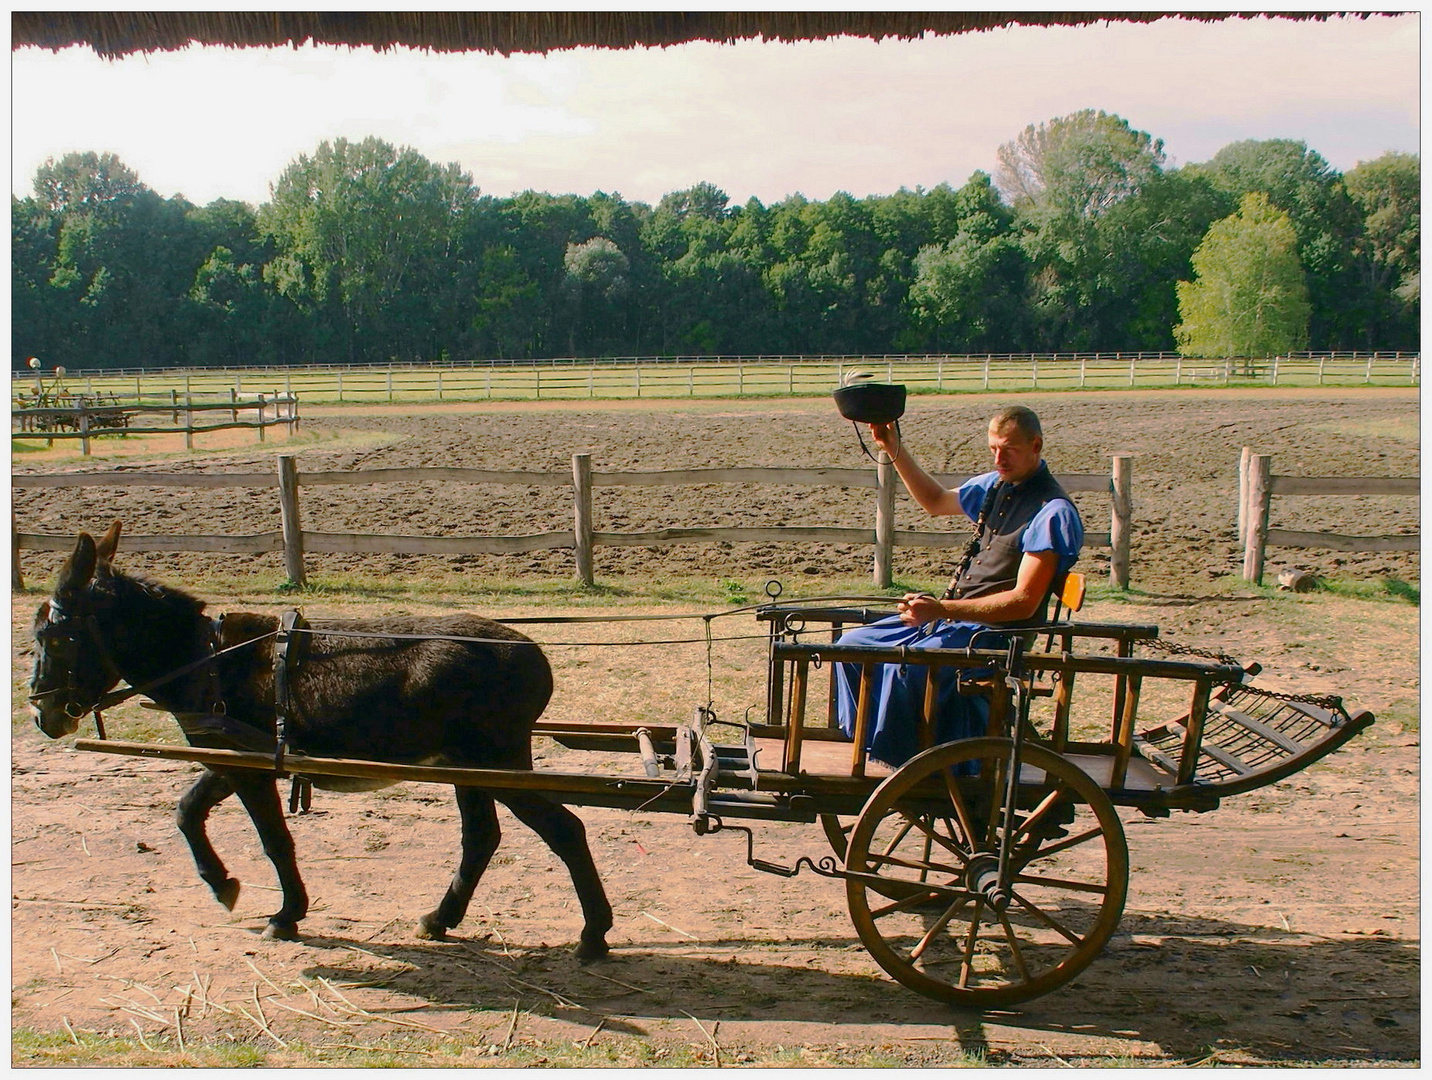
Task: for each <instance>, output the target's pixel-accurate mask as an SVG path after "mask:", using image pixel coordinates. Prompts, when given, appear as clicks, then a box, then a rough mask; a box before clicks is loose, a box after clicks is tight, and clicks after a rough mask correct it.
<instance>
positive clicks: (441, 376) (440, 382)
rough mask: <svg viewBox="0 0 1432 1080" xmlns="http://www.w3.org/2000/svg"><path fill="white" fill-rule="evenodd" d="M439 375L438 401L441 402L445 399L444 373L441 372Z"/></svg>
mask: <svg viewBox="0 0 1432 1080" xmlns="http://www.w3.org/2000/svg"><path fill="white" fill-rule="evenodd" d="M437 374H438V400H439V401H441V400H442V399H443V373H442V372H441V371H439V372H438V373H437Z"/></svg>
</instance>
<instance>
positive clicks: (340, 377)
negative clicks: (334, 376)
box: [338, 371, 343, 405]
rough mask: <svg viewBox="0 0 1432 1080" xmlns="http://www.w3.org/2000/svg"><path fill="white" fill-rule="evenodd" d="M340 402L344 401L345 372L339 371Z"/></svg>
mask: <svg viewBox="0 0 1432 1080" xmlns="http://www.w3.org/2000/svg"><path fill="white" fill-rule="evenodd" d="M338 402H339V404H340V405H341V404H342V403H343V372H341V371H340V372H338Z"/></svg>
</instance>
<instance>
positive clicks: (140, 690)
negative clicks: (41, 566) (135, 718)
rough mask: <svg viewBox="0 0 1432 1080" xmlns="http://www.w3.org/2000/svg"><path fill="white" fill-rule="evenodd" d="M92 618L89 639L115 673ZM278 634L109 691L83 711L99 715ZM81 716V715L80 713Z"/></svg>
mask: <svg viewBox="0 0 1432 1080" xmlns="http://www.w3.org/2000/svg"><path fill="white" fill-rule="evenodd" d="M93 618H94V616H90V617H89V618H87V619H86V620H85V625H86V628H87V629H88V630H89V632H90V637H91V638H92V639H93V640H94V643H95V646H96V647H97V648H98V649H99V651H100V658H101V659H102V660H103V661H104V663H105V666H106V667H108V668H109V669H110V670H111V671H115V672H116V673H117V669H116V668H115V667H114V661H113V660H112V659H111V658H110V656H109V650H107V649H106V648H105V647H104V642H103V641H102V640H101V639H100V637H99V630H98V629H97V628H96V627H95V626H93V625H91V621H92V620H93ZM278 633H279V632H278V631H277V630H275V631H273V632H272V633H268V634H261V635H260V636H258V637H256V638H249V639H248V640H246V641H241V642H239V643H238V644H237V645H230V646H229V647H228V648H226V649H216V650H215V651H213V652H211V653H210V654H209V655H208V656H201V657H199V659H197V660H195V661H194V662H193V663H189V664H185V665H184V666H183V667H180V668H175V669H174V670H173V671H170V672H166V673H165V674H163V675H160V676H159V677H158V678H154V679H150V680H149V681H148V682H146V683H142V684H140V685H139V686H130V687H125V688H122V689H118V690H111V691H110V692H109V693H107V694H104V695H102V696H101V697H100V699H99V700H98V701H96V702H95V703H94V704H93V705H91V706H90V707H89V708H88V709H85V710H83V711H84V712H95V713H99V712H102V711H104V710H105V709H111V708H113V707H114V706H116V705H118V704H119V703H120V702H122V701H128V700H129V699H130V698H132V697H134V696H136V695H138V694H147V693H149V692H150V691H151V690H153V689H155V688H156V687H159V686H163V685H165V684H166V683H170V682H173V681H174V680H175V679H178V678H182V677H183V676H185V675H188V674H189V673H190V672H191V671H197V670H198V669H199V668H202V667H204V666H205V665H207V664H212V663H213V662H214V661H215V660H217V659H218V658H219V657H221V656H225V655H227V654H229V653H231V652H237V651H238V650H239V649H245V648H248V647H249V646H250V645H256V644H258V643H259V642H260V641H264V640H265V639H267V638H271V637H277V636H278ZM81 715H83V713H81Z"/></svg>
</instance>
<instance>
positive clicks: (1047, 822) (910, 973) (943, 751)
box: [845, 738, 1129, 1008]
mask: <svg viewBox="0 0 1432 1080" xmlns="http://www.w3.org/2000/svg"><path fill="white" fill-rule="evenodd" d="M1012 747H1013V744H1012V743H1011V742H1010V741H1009V740H1008V739H996V738H978V739H963V740H961V741H959V742H955V743H947V744H946V745H944V746H936V747H934V748H932V749H930V750H926V751H925V752H924V753H922V754H919V755H918V756H916V757H914V758H912V759H911V760H910V761H908V762H907V763H906V764H905V765H904V766H903V767H901V769H900V770H899V771H898V772H896V773H895V774H894V775H893V776H891V777H889V778H888V779H887V780H885V781H884V782H883V783H882V784H881V785H880V786H879V787H878V788H876V789H875V792H874V793H873V794H872V795H871V796H870V799H869V801H868V802H867V803H866V804H865V809H864V810H863V811H861V814H860V818H859V819H858V820H857V821H856V824H855V828H854V829H853V830H852V831H851V832H850V834H849V844H848V850H847V852H846V860H845V867H846V872H847V873H848V874H849V875H851V876H849V877H848V878H847V879H846V896H847V900H848V902H849V904H850V917H851V919H852V920H853V921H854V923H855V929H856V931H857V933H859V935H860V940H861V941H862V942H863V943H864V945H865V947H866V949H868V950H869V952H870V955H871V956H873V957H874V958H875V961H876V963H878V964H879V965H880V966H881V967H882V968H884V969H885V971H886V972H888V973H889V974H890V975H891V976H893V977H894V978H895V979H896V980H897V981H898V982H901V983H903V984H904V985H905V986H908V987H909V988H910V989H912V990H915V991H918V992H919V993H921V994H925V995H926V996H928V997H932V998H936V999H938V1000H941V1001H948V1002H951V1003H953V1004H956V1005H964V1006H969V1007H973V1008H989V1007H997V1006H1002V1005H1010V1004H1014V1003H1015V1002H1019V1001H1026V1000H1028V999H1030V998H1034V997H1038V996H1039V995H1041V994H1046V993H1048V992H1049V991H1051V990H1053V989H1055V988H1056V987H1058V986H1061V985H1063V984H1064V983H1066V982H1068V981H1069V980H1070V979H1072V978H1074V976H1075V975H1077V974H1079V972H1081V971H1083V970H1084V968H1085V967H1087V966H1088V965H1089V963H1090V962H1091V961H1092V960H1093V959H1094V957H1096V956H1098V955H1099V952H1100V950H1102V949H1103V947H1104V945H1105V944H1106V943H1107V942H1108V940H1109V938H1110V937H1111V936H1112V935H1113V933H1114V930H1115V929H1116V928H1117V927H1118V925H1119V917H1120V915H1122V914H1123V910H1124V899H1125V897H1126V896H1127V894H1128V887H1129V849H1128V845H1127V844H1126V842H1125V840H1124V829H1123V825H1122V824H1121V823H1120V821H1119V816H1118V814H1117V813H1115V811H1114V806H1113V803H1111V802H1110V801H1109V798H1108V796H1107V795H1106V794H1105V793H1104V791H1103V789H1102V788H1100V787H1099V786H1098V785H1097V784H1096V783H1094V781H1093V780H1091V779H1090V778H1089V777H1088V776H1087V775H1086V774H1085V773H1084V772H1083V771H1082V770H1081V769H1079V767H1078V766H1076V765H1074V764H1072V763H1071V762H1069V761H1067V760H1065V759H1064V758H1062V757H1060V756H1059V755H1058V754H1056V753H1054V752H1053V751H1050V750H1046V749H1044V748H1043V747H1039V746H1029V745H1025V746H1023V747H1022V748H1021V756H1022V767H1021V769H1020V779H1021V783H1020V785H1019V787H1018V789H1017V794H1016V797H1015V807H1014V812H1013V816H1012V827H1008V828H1007V826H1006V822H1005V816H1006V814H1005V811H1006V787H1005V781H1006V779H1007V777H1008V771H1009V759H1010V752H1011V749H1012ZM1006 835H1007V836H1008V842H1007V843H1005V842H1004V841H1005V838H1006ZM1002 846H1003V847H1005V848H1006V849H1007V850H1008V861H1007V863H1006V866H1005V868H1004V869H1003V870H1002V869H1001V866H1000V851H1001V847H1002Z"/></svg>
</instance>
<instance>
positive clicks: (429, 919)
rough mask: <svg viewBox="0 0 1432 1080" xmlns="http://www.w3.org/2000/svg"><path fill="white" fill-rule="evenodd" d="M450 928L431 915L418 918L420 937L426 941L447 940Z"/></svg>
mask: <svg viewBox="0 0 1432 1080" xmlns="http://www.w3.org/2000/svg"><path fill="white" fill-rule="evenodd" d="M447 932H448V928H447V927H446V926H444V925H443V924H442V923H440V922H438V920H437V919H435V918H433V916H431V915H424V916H423V917H422V918H421V919H419V920H418V930H417V934H418V937H420V938H422V939H423V940H424V941H446V940H447Z"/></svg>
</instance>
